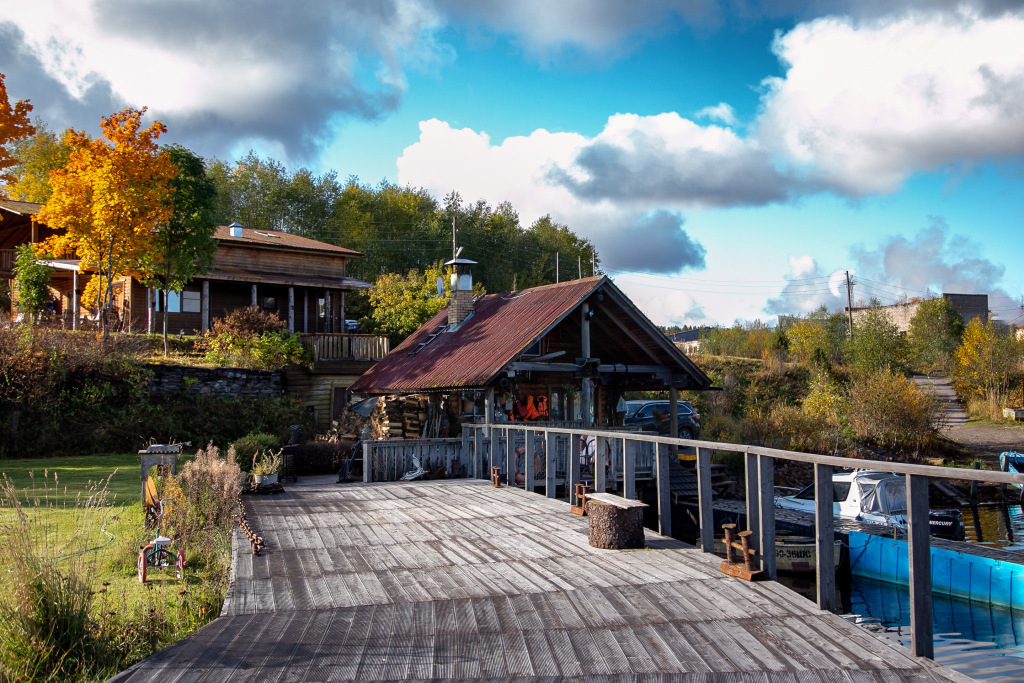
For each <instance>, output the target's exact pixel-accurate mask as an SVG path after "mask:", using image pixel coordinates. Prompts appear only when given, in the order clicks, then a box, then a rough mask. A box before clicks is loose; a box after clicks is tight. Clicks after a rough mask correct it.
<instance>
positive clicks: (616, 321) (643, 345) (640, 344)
mask: <svg viewBox="0 0 1024 683" xmlns="http://www.w3.org/2000/svg"><path fill="white" fill-rule="evenodd" d="M601 320H602V321H603V320H608V321H611V323H612V324H614V325H615V327H617V328H619V331H620V332H622V334H624V335H626V337H628V338H629V340H630V341H632V342H633V343H634V344H636V345H637V347H639V349H640V350H641V351H643V352H644V353H645V354H646V355H647V357H648V358H650V359H651V360H653V361H654V362H655V363H659V362H660V361H661V359H660V358H658V357H657V356H655V355H654V354H653V353H651V351H650V349H648V348H647V344H646V343H644V342H642V341H640V339H639V338H638V337H637V336H636V335H635V334H633V331H632V330H630V329H629V328H628V327H626V326H625V325H623V324H622V321H621V320H619V319H618V318H617V317H616V316H614V315H602V316H601ZM662 336H664V335H662Z"/></svg>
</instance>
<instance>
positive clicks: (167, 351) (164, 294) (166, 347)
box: [160, 289, 171, 358]
mask: <svg viewBox="0 0 1024 683" xmlns="http://www.w3.org/2000/svg"><path fill="white" fill-rule="evenodd" d="M160 296H162V297H163V298H164V305H163V314H164V358H167V356H169V355H170V354H171V345H170V342H169V341H168V340H167V290H166V289H161V290H160Z"/></svg>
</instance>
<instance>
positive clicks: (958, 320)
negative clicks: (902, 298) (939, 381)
mask: <svg viewBox="0 0 1024 683" xmlns="http://www.w3.org/2000/svg"><path fill="white" fill-rule="evenodd" d="M963 333H964V321H963V318H962V317H961V316H960V312H959V311H957V310H956V308H955V307H954V306H953V304H952V303H950V301H949V300H948V299H944V298H941V297H938V298H935V299H928V300H927V301H922V302H921V303H920V304H919V305H918V307H917V312H916V313H914V317H913V318H911V319H910V333H909V335H908V337H909V340H910V351H911V354H912V356H913V358H914V363H915V365H916V366H917V367H918V368H919V369H921V370H946V369H948V367H949V366H950V363H951V362H952V358H953V354H954V353H955V352H956V349H957V346H959V345H960V338H961V337H962V336H963Z"/></svg>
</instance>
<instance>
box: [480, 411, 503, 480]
mask: <svg viewBox="0 0 1024 683" xmlns="http://www.w3.org/2000/svg"><path fill="white" fill-rule="evenodd" d="M487 432H488V433H489V434H490V435H491V440H490V441H489V442H488V444H487V463H486V464H485V465H484V478H485V479H487V478H489V477H490V472H491V468H492V467H494V466H496V465H497V464H498V451H499V450H500V449H499V444H498V428H497V427H496V426H495V425H494V424H491V425H489V426H488V428H487Z"/></svg>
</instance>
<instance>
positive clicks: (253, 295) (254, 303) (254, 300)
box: [251, 285, 259, 307]
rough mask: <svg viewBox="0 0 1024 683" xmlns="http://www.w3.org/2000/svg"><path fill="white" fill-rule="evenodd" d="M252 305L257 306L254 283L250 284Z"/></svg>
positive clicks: (257, 300)
mask: <svg viewBox="0 0 1024 683" xmlns="http://www.w3.org/2000/svg"><path fill="white" fill-rule="evenodd" d="M251 298H252V305H253V307H256V306H259V299H257V298H256V285H253V286H252V296H251Z"/></svg>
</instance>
